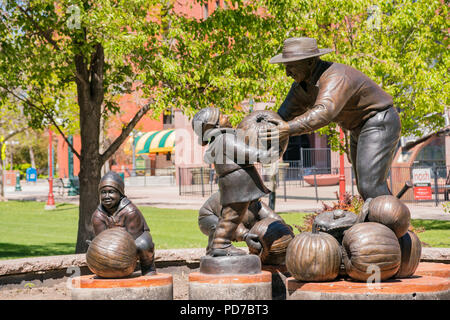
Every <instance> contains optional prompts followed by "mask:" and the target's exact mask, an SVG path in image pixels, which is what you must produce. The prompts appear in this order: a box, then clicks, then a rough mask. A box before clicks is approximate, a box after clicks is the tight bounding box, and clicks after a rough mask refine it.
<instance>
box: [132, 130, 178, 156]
mask: <svg viewBox="0 0 450 320" xmlns="http://www.w3.org/2000/svg"><path fill="white" fill-rule="evenodd" d="M135 143H136V154H146V153H169V152H173V151H174V148H175V129H168V130H159V131H150V132H146V133H144V134H142V135H140V136H138V137H136V138H135Z"/></svg>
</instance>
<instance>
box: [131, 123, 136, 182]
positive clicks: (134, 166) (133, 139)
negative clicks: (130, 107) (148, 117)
mask: <svg viewBox="0 0 450 320" xmlns="http://www.w3.org/2000/svg"><path fill="white" fill-rule="evenodd" d="M131 138H132V148H133V170H131V175H132V176H133V177H134V176H135V175H136V130H134V129H133V131H132V132H131Z"/></svg>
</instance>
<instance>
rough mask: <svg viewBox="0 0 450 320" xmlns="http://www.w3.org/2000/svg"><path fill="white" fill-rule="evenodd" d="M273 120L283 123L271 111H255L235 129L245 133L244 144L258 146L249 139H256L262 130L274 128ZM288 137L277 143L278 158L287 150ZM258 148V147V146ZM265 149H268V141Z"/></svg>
mask: <svg viewBox="0 0 450 320" xmlns="http://www.w3.org/2000/svg"><path fill="white" fill-rule="evenodd" d="M273 120H278V121H283V119H282V118H281V117H280V115H279V114H278V113H276V112H274V111H271V110H257V111H253V112H252V113H250V114H249V115H248V116H246V117H245V118H244V119H242V121H241V122H240V123H239V125H238V126H237V129H240V130H243V131H244V133H245V142H246V143H247V144H249V143H250V144H251V143H255V146H258V144H257V143H258V142H257V141H256V140H255V141H252V140H251V139H250V138H255V139H256V137H258V133H259V131H260V130H262V129H267V128H274V127H276V122H274V121H273ZM288 142H289V137H287V138H286V139H283V140H282V141H279V149H278V151H279V153H280V156H281V155H283V154H284V152H285V151H286V149H287V146H288ZM258 147H259V146H258ZM267 148H268V149H269V148H270V141H269V142H268V144H267Z"/></svg>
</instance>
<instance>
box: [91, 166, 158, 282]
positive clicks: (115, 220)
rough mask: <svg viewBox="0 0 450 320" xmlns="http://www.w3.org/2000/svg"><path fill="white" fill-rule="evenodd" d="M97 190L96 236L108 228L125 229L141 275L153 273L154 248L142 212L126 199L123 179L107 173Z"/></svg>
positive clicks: (94, 215) (112, 173)
mask: <svg viewBox="0 0 450 320" xmlns="http://www.w3.org/2000/svg"><path fill="white" fill-rule="evenodd" d="M98 189H99V192H100V205H99V206H98V208H97V210H95V212H94V213H93V215H92V225H93V227H94V233H95V235H96V236H97V235H98V234H99V233H100V232H102V231H103V230H106V229H109V228H117V227H119V228H124V229H125V230H127V231H128V232H129V233H130V234H131V236H132V237H133V238H134V240H135V243H136V246H137V249H138V258H139V262H140V266H141V272H142V275H152V274H155V273H156V268H155V260H154V248H155V246H154V244H153V241H152V236H151V235H150V229H149V227H148V225H147V223H146V221H145V219H144V216H143V215H142V213H141V211H139V209H138V208H137V207H136V206H135V205H134V204H133V203H132V202H131V201H130V200H129V199H128V198H127V197H126V196H125V193H124V189H125V185H124V181H123V179H122V178H121V177H120V176H119V175H118V174H117V173H116V172H113V171H110V172H108V173H107V174H105V175H104V176H103V177H102V179H101V180H100V184H99V186H98Z"/></svg>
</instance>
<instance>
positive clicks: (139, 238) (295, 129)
mask: <svg viewBox="0 0 450 320" xmlns="http://www.w3.org/2000/svg"><path fill="white" fill-rule="evenodd" d="M331 51H332V50H330V49H319V48H318V46H317V42H316V40H315V39H310V38H290V39H287V40H285V42H284V46H283V50H282V53H280V54H278V55H277V56H275V57H273V58H272V59H271V60H270V62H271V63H278V64H283V65H284V66H285V68H286V75H287V76H289V77H292V78H293V80H294V82H293V83H292V86H291V88H290V90H289V92H288V93H287V96H286V98H285V100H284V102H283V103H282V104H281V106H280V107H279V108H278V111H277V112H276V113H275V112H271V111H256V112H254V114H253V115H252V114H250V115H248V116H247V117H245V118H244V120H243V122H241V124H240V125H239V126H238V127H237V128H232V126H231V124H230V121H229V117H228V116H227V115H225V114H223V113H221V111H220V109H219V108H214V107H209V108H204V109H201V110H199V111H198V112H197V113H196V114H195V116H194V117H193V119H192V127H193V130H194V133H195V134H196V135H197V136H198V138H199V143H200V144H201V145H202V146H207V149H206V151H205V155H204V160H205V162H206V163H208V164H211V165H213V166H214V169H215V172H216V175H217V176H218V186H219V191H218V192H216V193H214V194H213V195H211V197H210V198H209V199H208V200H207V201H206V202H205V203H204V205H203V206H202V207H201V208H200V210H199V216H198V225H199V228H200V230H201V232H202V233H203V234H205V235H206V236H207V237H208V245H207V248H206V255H207V256H209V257H227V256H243V255H247V252H246V251H244V250H241V249H238V248H236V247H235V246H233V244H232V243H233V242H236V241H245V242H246V244H247V245H248V247H249V251H250V252H251V253H255V254H260V255H261V254H262V252H263V251H264V250H265V247H266V246H267V243H264V240H263V239H262V238H263V235H261V234H256V233H253V232H252V228H253V229H254V227H255V225H256V224H258V223H259V222H261V221H263V220H267V221H270V222H271V223H274V222H276V223H277V225H278V226H279V225H285V223H284V221H283V219H282V218H281V217H280V216H279V215H277V214H276V213H275V212H274V211H273V210H272V209H270V208H269V207H268V206H267V205H266V204H265V203H264V202H263V201H262V200H261V198H262V197H264V196H266V195H267V194H269V193H270V190H269V189H268V188H267V187H266V186H265V184H264V182H263V180H262V178H261V176H260V174H259V172H258V170H257V168H256V167H255V163H258V162H259V163H272V162H275V161H277V160H278V159H279V158H281V157H282V153H283V152H284V151H285V150H286V146H287V141H288V138H289V137H290V136H295V135H302V134H306V133H311V132H313V131H315V130H317V129H319V128H322V127H324V126H326V125H328V124H329V123H331V122H334V123H336V124H338V125H339V126H340V127H341V128H342V129H343V130H346V131H348V132H349V134H350V159H351V163H352V167H353V170H354V174H355V178H356V184H357V188H358V191H359V194H360V195H361V196H362V198H363V199H364V200H365V201H366V206H365V208H364V212H363V213H361V215H360V217H359V218H357V217H356V216H355V215H353V214H350V213H347V212H332V213H327V214H326V215H322V216H319V217H317V218H316V219H317V221H316V222H317V223H315V224H314V226H315V227H314V228H313V229H314V230H313V232H312V233H313V234H314V235H313V234H311V235H310V236H311V237H314V236H317V234H320V233H327V232H328V235H331V236H330V237H331V238H332V239H335V241H336V243H337V248H339V250H338V251H339V252H337V251H336V252H333V253H330V254H329V257H328V258H326V259H331V260H332V259H334V258H333V257H334V256H339V257H340V258H341V259H344V258H345V257H346V260H345V259H344V263H346V265H349V268H350V269H351V267H352V261H353V263H354V262H355V261H354V260H352V258H353V259H356V258H355V256H353V257H348V255H346V252H345V250H346V248H345V245H347V246H348V248H347V249H348V250H355V246H358V245H359V246H360V247H361V248H360V250H362V251H364V250H366V249H367V248H369V247H367V246H366V247H365V246H364V243H365V242H364V241H366V240H367V239H366V238H364V239H361V237H364V236H365V235H366V236H367V237H370V236H371V234H372V233H374V232H373V231H371V230H375V229H376V230H378V229H380V228H381V229H380V231H379V232H378V231H377V232H378V233H377V232H375V233H374V235H373V237H374V238H373V241H374V244H373V246H375V248H373V247H370V249H367V250H368V251H370V252H371V253H374V254H380V253H381V254H382V253H383V252H382V251H380V250H383V249H380V248H378V247H376V241H387V242H389V241H390V242H389V244H391V242H392V241H393V240H392V239H395V241H394V242H398V241H397V239H400V238H402V237H403V236H405V235H406V234H407V233H408V226H409V219H410V215H409V211H408V209H407V207H406V206H404V205H403V206H402V204H401V203H400V200H398V199H396V198H395V197H393V196H392V195H391V192H390V190H389V188H388V185H387V182H386V180H387V176H388V172H389V169H390V166H391V163H392V160H393V156H394V153H395V150H396V147H397V145H398V141H399V138H400V129H401V124H400V119H399V115H398V113H397V110H396V109H395V107H394V105H393V100H392V97H391V96H390V95H389V94H388V93H386V92H385V91H383V90H382V88H380V86H378V85H377V84H376V83H375V82H374V81H373V80H371V79H370V78H368V77H367V76H366V75H364V74H363V73H361V72H360V71H358V70H356V69H354V68H352V67H350V66H347V65H343V64H339V63H333V62H328V61H323V60H321V59H320V58H319V57H320V56H321V55H324V54H327V53H329V52H331ZM99 193H100V205H99V207H98V209H97V210H96V211H95V212H94V214H93V215H92V225H93V227H94V231H95V235H100V234H101V232H102V231H104V230H106V229H110V228H117V227H119V228H123V229H125V230H126V231H127V232H128V233H129V234H130V235H131V236H132V237H133V239H134V241H135V244H136V248H137V253H138V258H139V261H140V266H141V270H142V274H143V275H152V274H155V272H156V269H155V261H154V244H153V241H152V237H151V235H150V229H149V227H148V225H147V223H146V221H145V219H144V217H143V215H142V213H141V212H140V211H139V209H138V208H137V207H136V206H135V205H133V203H131V201H130V200H129V199H128V198H127V197H126V196H125V192H124V182H123V180H122V178H121V177H120V176H119V175H118V174H116V173H114V172H109V173H107V174H106V175H105V176H104V177H103V178H102V180H101V182H100V185H99ZM381 197H385V198H383V199H382V200H380V199H381ZM372 199H376V200H377V201H375V202H376V203H377V204H378V207H375V202H374V201H372V205H370V203H371V201H370V200H372ZM396 201H397V202H398V203H397V202H396ZM383 206H384V207H383ZM381 207H383V208H381ZM393 208H394V209H393ZM383 210H384V211H383ZM386 217H388V218H387V219H386ZM389 217H390V218H391V220H390V221H386V220H389ZM358 219H360V221H357V220H358ZM394 220H395V221H394ZM358 222H359V223H360V224H361V225H366V226H365V227H367V228H369V229H370V230H369V231H361V232H360V233H355V232H353V233H352V232H349V231H350V230H351V229H352V228H353V227H355V226H356V225H357V224H358ZM362 222H365V223H362ZM367 222H369V224H367ZM371 223H375V224H380V225H381V226H382V227H379V226H375V227H373V226H372V228H370V224H371ZM400 224H401V227H399V226H398V225H400ZM405 225H406V228H405ZM363 227H364V226H363ZM363 227H359V228H362V229H364V228H363ZM383 227H386V228H387V229H389V230H391V231H392V232H396V231H398V229H399V228H400V229H401V230H400V231H399V232H396V233H395V236H392V234H390V233H389V232H388V231H389V230H388V231H386V230H385V229H384V228H383ZM377 228H378V229H377ZM254 230H256V229H254ZM264 230H265V231H264V232H267V225H266V227H265V229H264ZM277 230H281V229H277ZM319 231H320V232H319ZM383 232H384V233H385V234H384V233H383ZM346 233H348V234H349V235H351V236H352V237H354V238H357V239H353V238H352V239H353V240H352V242H351V243H350V244H349V243H347V242H348V241H350V240H349V239H347V238H349V237H350V236H349V237H347V238H346V235H345V234H346ZM278 234H279V237H280V238H281V237H284V236H286V235H288V236H289V237H288V238H289V239H288V240H289V241H290V240H292V239H293V238H294V235H293V232H292V228H290V227H289V228H285V229H283V230H282V231H280V232H279V233H278ZM336 234H337V235H336ZM413 236H414V235H410V237H413ZM305 237H306V235H305V236H303V238H305ZM358 237H359V238H358ZM383 237H384V238H383ZM303 238H302V239H303ZM391 238H392V239H391ZM386 239H388V240H386ZM276 240H277V239H271V240H270V241H271V242H270V243H275V242H276ZM319 240H320V241H328V240H326V239H319ZM319 240H318V241H319ZM369 240H370V239H369ZM289 241H287V242H284V244H285V245H284V246H283V250H284V252H283V254H284V255H286V252H288V256H289V257H286V264H287V265H288V269H289V266H291V265H292V266H294V265H295V264H296V261H287V260H289V259H290V260H292V259H297V260H299V259H300V260H301V259H302V257H298V256H297V254H296V253H293V252H291V253H289V250H288V245H289ZM302 241H303V240H301V241H300V240H298V239H294V240H293V241H292V243H294V242H295V245H296V246H297V247H298V246H300V245H301V243H302ZM329 241H331V240H329ZM370 241H372V240H370ZM303 245H304V244H303ZM349 246H353V247H352V248H350V247H349ZM391 246H392V248H391V247H389V248H390V250H391V251H392V252H390V253H389V254H391V255H393V256H395V257H396V258H395V259H396V260H395V261H393V262H392V263H391V264H389V263H388V265H389V268H388V269H389V270H388V272H387V273H386V274H387V275H388V276H387V278H389V277H391V276H393V275H395V274H396V273H397V272H398V270H399V268H400V261H398V260H399V259H402V255H401V254H400V250H401V248H400V245H398V246H396V245H395V243H393V244H391ZM289 247H290V248H291V251H292V250H293V249H292V247H294V245H293V244H292V245H291V246H289ZM266 249H267V248H266ZM324 250H325V249H324ZM367 250H366V251H367ZM377 250H378V251H377ZM266 251H267V250H266ZM366 251H364V252H365V254H368V253H367V252H366ZM266 253H267V252H266ZM309 254H313V255H314V254H319V253H314V252H312V253H311V252H309ZM323 254H326V253H323ZM304 255H306V254H304ZM386 255H387V253H386ZM317 259H319V256H318V255H317ZM326 259H325V260H326ZM336 261H337V260H336ZM381 262H382V263H384V264H385V265H386V263H385V262H386V261H381ZM381 262H380V263H381ZM414 263H415V262H414ZM414 263H413V264H414ZM417 263H418V262H417ZM297 265H302V264H301V263H297ZM339 267H341V268H342V265H341V260H339V265H338V269H339ZM416 267H417V265H416ZM292 268H294V267H292ZM302 268H303V269H308V267H307V266H306V267H305V265H303V267H302ZM411 268H412V269H414V270H415V268H414V267H411ZM292 271H293V272H292V273H293V274H300V275H299V276H298V277H299V280H310V281H315V280H317V281H318V279H321V281H324V280H323V279H325V280H332V279H333V278H334V277H336V276H337V273H336V272H335V271H333V273H332V274H331V275H328V277H325V278H324V277H323V275H322V278H321V277H319V276H316V277H315V278H314V276H313V277H311V274H314V272H316V273H319V272H320V270H319V271H317V270H316V271H314V270H307V272H301V271H302V270H292ZM338 271H339V270H338ZM382 271H383V270H382ZM412 272H414V271H412ZM350 273H351V272H350ZM356 273H357V272H353V273H352V274H356ZM407 273H408V272H407ZM409 273H411V272H409ZM305 274H309V276H306V278H305V276H304V275H305ZM302 277H303V278H302ZM308 277H309V278H308ZM355 277H356V278H358V276H355ZM385 278H386V277H385ZM358 279H364V277H359V278H358Z"/></svg>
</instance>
